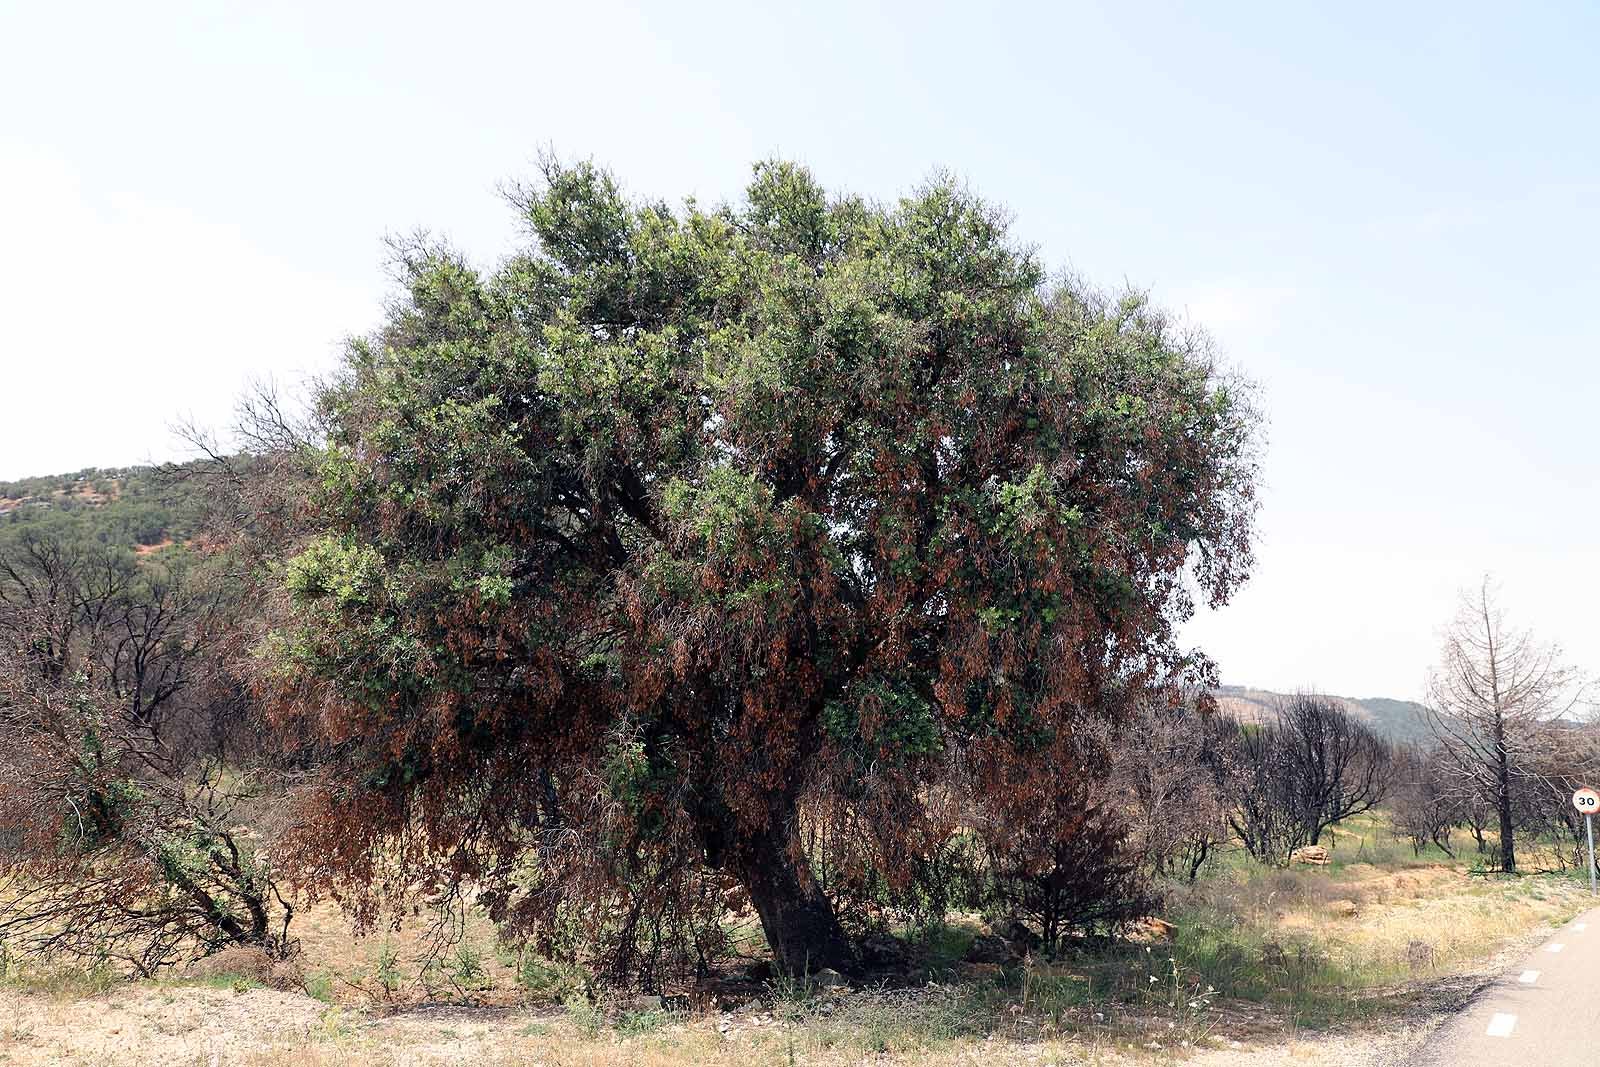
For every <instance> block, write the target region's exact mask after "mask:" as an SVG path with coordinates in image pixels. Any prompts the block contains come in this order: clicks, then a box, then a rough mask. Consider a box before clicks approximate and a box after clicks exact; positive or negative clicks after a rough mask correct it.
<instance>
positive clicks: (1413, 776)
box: [1389, 746, 1468, 858]
mask: <svg viewBox="0 0 1600 1067" xmlns="http://www.w3.org/2000/svg"><path fill="white" fill-rule="evenodd" d="M1451 785H1452V783H1451V778H1450V771H1449V768H1448V766H1446V764H1445V762H1444V760H1443V758H1442V756H1441V754H1440V752H1439V750H1438V749H1437V748H1428V749H1422V748H1419V747H1417V746H1406V747H1405V748H1402V749H1400V750H1399V751H1398V752H1397V753H1396V754H1395V765H1394V779H1393V790H1392V793H1391V796H1390V798H1389V806H1390V809H1391V818H1392V820H1393V823H1394V828H1395V831H1396V833H1398V834H1400V835H1401V836H1403V837H1405V838H1406V839H1407V840H1408V841H1410V842H1411V851H1412V853H1413V854H1420V853H1421V852H1422V850H1423V848H1425V847H1426V846H1428V845H1429V844H1433V845H1436V846H1438V848H1439V849H1440V851H1442V852H1443V853H1444V854H1445V855H1447V856H1450V857H1452V858H1453V857H1454V856H1455V851H1454V850H1453V849H1452V848H1451V846H1450V835H1451V833H1452V832H1453V831H1454V830H1455V828H1456V827H1457V826H1459V825H1461V823H1462V822H1463V821H1464V820H1465V819H1466V817H1467V814H1468V813H1467V811H1466V810H1465V808H1464V807H1463V805H1462V803H1461V801H1460V798H1459V797H1458V796H1456V795H1455V793H1454V792H1453V790H1452V788H1451Z"/></svg>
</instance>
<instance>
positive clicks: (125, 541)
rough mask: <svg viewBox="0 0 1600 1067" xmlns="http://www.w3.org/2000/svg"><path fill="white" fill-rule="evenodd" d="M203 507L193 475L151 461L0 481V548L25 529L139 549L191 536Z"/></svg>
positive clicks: (143, 550) (153, 548) (141, 552)
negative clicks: (175, 474) (188, 476)
mask: <svg viewBox="0 0 1600 1067" xmlns="http://www.w3.org/2000/svg"><path fill="white" fill-rule="evenodd" d="M202 511H203V508H202V502H201V500H200V498H199V497H198V495H197V494H196V492H195V486H194V484H193V483H192V482H190V481H188V480H186V479H184V478H181V477H173V472H172V471H168V470H162V469H157V468H153V467H121V468H115V469H101V468H91V469H88V470H82V471H78V472H77V473H75V474H62V475H55V476H52V477H46V478H25V479H22V480H20V481H12V482H5V481H0V549H3V548H4V547H5V546H6V545H7V544H9V543H11V542H12V541H13V540H14V539H15V538H16V537H17V536H19V535H20V534H22V533H24V532H26V531H28V530H30V529H31V530H34V531H37V532H40V533H45V532H49V533H50V534H51V535H52V536H58V537H66V538H68V539H76V540H88V541H95V542H98V543H100V544H101V545H104V546H106V547H108V548H116V549H126V550H128V551H132V552H135V553H137V554H139V555H144V554H147V553H149V552H153V551H158V550H160V549H162V548H165V547H167V546H169V545H171V544H174V543H183V542H185V541H187V540H188V539H189V538H191V537H193V536H194V535H195V534H196V533H197V532H199V527H200V519H201V515H202Z"/></svg>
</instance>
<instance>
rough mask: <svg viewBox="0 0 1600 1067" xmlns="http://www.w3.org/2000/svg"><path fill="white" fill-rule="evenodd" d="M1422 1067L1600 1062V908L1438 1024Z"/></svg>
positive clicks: (1419, 1060)
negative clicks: (1460, 1010)
mask: <svg viewBox="0 0 1600 1067" xmlns="http://www.w3.org/2000/svg"><path fill="white" fill-rule="evenodd" d="M1413 1062H1414V1063H1415V1064H1416V1065H1417V1067H1422V1065H1424V1064H1426V1065H1428V1067H1491V1065H1492V1067H1506V1065H1511V1067H1593V1065H1595V1064H1600V908H1596V909H1594V910H1593V911H1589V912H1586V913H1585V914H1583V915H1580V916H1578V917H1577V918H1576V919H1574V920H1573V921H1572V922H1570V923H1568V924H1567V925H1565V926H1563V927H1562V928H1561V929H1559V930H1557V931H1556V932H1555V933H1554V934H1552V935H1550V937H1549V938H1548V939H1546V940H1545V942H1544V944H1542V945H1540V946H1539V947H1538V948H1536V949H1534V951H1533V952H1532V954H1530V955H1529V956H1528V958H1527V959H1526V960H1524V961H1523V962H1522V964H1521V965H1520V966H1518V967H1513V968H1512V969H1511V970H1509V971H1507V972H1506V973H1505V974H1503V975H1501V977H1500V979H1499V980H1498V981H1496V982H1495V984H1494V985H1492V986H1490V987H1489V988H1488V989H1486V990H1484V991H1483V993H1482V994H1480V995H1479V996H1478V998H1477V999H1476V1000H1474V1001H1473V1002H1472V1004H1471V1005H1470V1006H1469V1007H1468V1008H1467V1009H1466V1010H1465V1011H1463V1012H1462V1013H1461V1014H1460V1015H1458V1016H1457V1017H1456V1018H1454V1019H1452V1020H1451V1021H1450V1022H1448V1023H1446V1024H1445V1025H1444V1026H1442V1027H1440V1028H1439V1030H1438V1031H1436V1032H1435V1033H1434V1035H1433V1039H1432V1040H1431V1041H1429V1043H1428V1045H1427V1046H1426V1047H1425V1048H1424V1049H1423V1050H1422V1052H1421V1054H1420V1055H1418V1056H1417V1057H1416V1058H1415V1060H1414V1061H1413Z"/></svg>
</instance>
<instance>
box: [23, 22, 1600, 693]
mask: <svg viewBox="0 0 1600 1067" xmlns="http://www.w3.org/2000/svg"><path fill="white" fill-rule="evenodd" d="M1597 48H1600V8H1597V7H1596V6H1595V5H1591V4H1582V3H1572V4H1567V5H1554V4H1549V5H1546V4H1526V5H1510V4H1504V3H1497V4H1484V5H1473V4H1463V3H1448V4H1443V3H1442V4H1436V5H1423V4H1404V5H1400V4H1392V3H1383V4H1371V5H1359V4H1338V5H1332V4H1321V5H1315V6H1314V9H1313V5H1302V4H1282V3H1262V4H1205V5H1199V4H1190V5H1184V6H1181V7H1180V6H1178V5H1172V6H1167V5H1154V4H1148V5H1147V4H1134V3H1126V2H1118V3H1110V2H1108V3H1104V4H1059V3H1058V4H1045V3H1038V4H1016V5H1007V4H987V5H978V4H967V5H960V6H943V5H937V4H929V3H907V4H904V5H900V6H897V7H894V6H888V5H873V4H867V3H859V2H852V3H808V4H794V3H784V4H771V5H762V4H757V3H754V2H749V0H747V2H742V3H728V4H723V5H713V4H701V5H688V4H674V5H667V4H658V5H648V6H646V5H640V6H637V7H635V6H628V5H621V4H612V3H593V2H589V3H561V4H550V5H542V4H534V3H506V4H499V5H492V4H479V3H449V4H443V3H438V2H430V3H427V4H405V3H394V2H386V3H381V4H377V3H374V4H341V3H331V2H320V3H314V4H294V3H282V2H274V3H271V4H249V5H245V4H236V5H227V4H221V3H206V4H195V5H193V6H186V5H176V4H164V3H158V2H152V3H143V4H128V3H115V4H109V3H105V4H42V3H22V2H20V0H0V100H3V101H4V103H3V104H0V314H3V334H0V364H3V372H4V373H3V376H0V398H3V402H0V478H14V477H19V476H23V475H31V474H44V473H57V472H62V471H68V470H74V469H77V468H79V467H83V466H89V465H95V466H108V465H120V464H126V463H132V462H138V461H144V460H149V459H164V458H168V457H170V456H172V455H174V454H176V453H177V451H178V444H177V442H176V441H175V440H174V438H173V437H172V436H171V434H170V433H169V431H168V427H169V426H170V424H171V423H172V422H173V421H174V420H175V419H176V418H177V417H179V416H180V415H185V414H193V415H194V416H196V417H198V418H199V419H201V420H202V421H206V422H211V423H221V422H224V421H225V420H226V418H227V415H228V411H229V409H230V407H231V402H232V398H233V397H234V396H235V395H236V393H237V392H238V390H239V389H240V388H241V386H242V385H243V384H244V383H245V382H246V381H247V380H248V379H249V378H251V377H252V376H259V375H262V374H272V375H275V376H276V377H278V378H280V379H284V380H289V381H293V380H295V379H297V378H298V377H301V376H303V375H304V374H306V373H308V372H315V371H317V370H318V369H320V368H325V367H327V366H329V365H330V364H331V362H332V360H333V359H334V357H335V353H336V351H337V348H338V341H339V339H340V337H341V336H343V335H345V334H347V333H351V332H360V331H362V330H364V329H366V328H367V327H369V326H371V325H372V324H373V323H374V322H375V320H376V316H377V311H378V306H379V303H380V301H381V300H382V298H383V295H384V293H385V291H386V286H387V282H386V278H385V274H384V272H383V270H382V267H381V263H382V247H381V239H382V237H383V236H384V235H385V234H386V233H392V232H404V231H410V230H413V229H416V228H418V227H426V228H428V229H431V230H433V231H434V232H437V233H441V234H444V235H446V236H448V237H449V238H451V239H452V240H453V241H454V242H455V243H456V244H457V245H458V246H460V247H462V248H463V249H465V250H466V251H468V252H469V253H470V254H472V255H473V256H475V257H476V258H478V259H479V260H480V261H482V262H484V263H491V262H493V261H494V260H495V259H496V258H497V257H498V256H500V255H501V254H503V253H504V252H506V251H507V250H509V249H510V247H511V246H512V243H513V241H514V239H515V236H516V231H515V222H514V219H513V217H512V215H511V213H510V212H509V211H508V210H507V208H506V207H505V205H504V204H503V203H502V201H501V200H500V199H499V197H498V195H497V193H496V189H497V187H498V186H499V185H500V184H501V183H503V182H504V181H506V180H510V179H516V178H518V177H523V176H527V175H528V174H529V173H530V172H531V161H532V160H533V159H534V157H535V156H536V154H537V152H538V150H539V149H540V147H541V146H546V145H548V146H552V147H553V148H554V149H555V150H556V151H557V152H558V153H560V154H562V155H564V156H567V157H593V158H594V159H596V160H598V161H600V162H602V163H605V164H608V165H610V166H612V167H614V168H615V169H616V170H617V172H618V173H619V175H620V176H621V177H622V178H623V179H624V181H625V183H626V184H627V185H628V187H629V188H630V190H631V191H632V192H634V193H637V194H640V195H648V196H652V197H654V196H661V197H667V198H669V199H677V198H680V197H682V196H684V195H687V194H694V195H696V196H698V197H699V198H700V199H702V200H706V201H715V200H720V199H724V198H727V197H730V196H733V195H736V194H737V192H738V190H739V189H740V188H741V187H742V186H743V184H744V182H745V180H746V178H747V176H748V168H749V165H750V163H751V162H752V161H754V160H756V159H759V158H763V157H767V156H772V155H783V156H787V157H790V158H794V159H798V160H801V161H803V162H805V163H807V164H809V165H810V166H811V167H812V168H813V169H814V170H815V171H816V173H817V174H818V176H819V177H820V178H821V179H822V180H823V181H824V182H825V183H827V184H828V185H829V186H831V187H834V188H838V189H847V190H851V191H854V192H858V193H863V194H867V195H870V196H876V197H891V196H893V195H895V194H897V193H899V192H902V191H904V190H906V189H907V188H908V187H910V186H912V185H914V184H915V183H916V182H917V181H918V180H919V179H921V178H922V177H924V176H926V175H927V174H928V173H929V171H930V170H932V169H933V168H934V167H938V166H943V167H948V168H950V169H952V170H954V171H956V172H958V173H960V174H962V175H964V176H965V177H967V178H968V179H969V180H970V181H971V182H972V184H973V185H974V186H975V187H976V188H977V189H978V190H979V191H981V192H982V193H984V194H985V195H987V196H989V197H991V198H993V199H996V200H999V201H1002V202H1004V203H1006V204H1007V205H1009V207H1010V208H1011V209H1012V210H1013V211H1014V213H1015V215H1016V219H1017V233H1018V234H1019V236H1021V237H1023V238H1024V239H1026V240H1028V241H1031V242H1036V243H1037V244H1038V246H1039V248H1040V250H1041V253H1042V255H1043V257H1044V258H1045V260H1046V261H1047V262H1048V263H1050V264H1052V265H1054V266H1057V267H1061V268H1071V269H1073V270H1076V271H1078V272H1080V273H1082V274H1084V275H1086V276H1087V277H1089V278H1091V279H1093V280H1096V281H1098V282H1100V283H1102V284H1104V285H1108V286H1116V285H1120V284H1122V283H1123V282H1125V281H1126V282H1128V283H1131V284H1133V285H1137V286H1141V287H1145V288H1148V289H1149V290H1150V291H1151V292H1152V293H1153V295H1154V296H1155V298H1156V299H1157V300H1158V301H1160V302H1162V303H1165V304H1167V305H1170V306H1173V307H1175V308H1178V309H1183V310H1186V311H1187V313H1188V314H1189V315H1190V316H1191V317H1192V318H1194V319H1195V320H1197V321H1199V322H1200V323H1202V324H1204V325H1206V326H1207V327H1208V328H1209V329H1210V330H1211V331H1212V332H1213V333H1214V334H1215V336H1216V337H1217V338H1218V340H1219V341H1220V343H1221V345H1222V347H1223V348H1224V350H1225V351H1226V352H1227V354H1228V356H1229V358H1230V359H1231V360H1232V361H1233V362H1234V363H1236V364H1237V365H1238V366H1239V367H1240V368H1242V369H1243V370H1244V371H1245V372H1246V373H1247V374H1249V375H1250V376H1252V377H1254V378H1255V379H1256V380H1257V381H1258V382H1259V383H1260V385H1261V388H1262V396H1263V400H1264V403H1265V406H1266V408H1267V409H1268V411H1269V413H1270V418H1271V428H1270V435H1269V447H1268V452H1267V459H1266V467H1265V481H1266V485H1265V495H1264V507H1263V511H1262V516H1261V546H1260V564H1259V566H1258V568H1257V571H1256V574H1255V577H1254V578H1253V579H1252V581H1251V583H1250V584H1249V586H1248V587H1247V588H1246V589H1245V590H1244V591H1243V592H1241V593H1240V594H1239V595H1238V597H1237V598H1236V599H1235V601H1234V602H1233V603H1232V604H1231V605H1229V606H1228V607H1227V608H1226V609H1224V610H1223V611H1222V612H1221V613H1220V614H1218V615H1216V616H1208V617H1205V618H1202V619H1199V620H1197V621H1196V622H1195V624H1193V625H1192V626H1191V627H1190V629H1189V631H1188V634H1187V636H1188V638H1189V639H1191V640H1193V641H1195V642H1197V643H1199V644H1201V645H1202V646H1203V647H1205V648H1206V649H1207V650H1208V651H1210V652H1211V653H1212V654H1213V655H1214V656H1215V657H1216V658H1217V659H1218V660H1219V661H1220V662H1221V664H1222V667H1223V674H1224V680H1226V681H1230V682H1239V683H1250V684H1255V685H1262V686H1271V687H1278V688H1290V687H1294V686H1297V685H1314V686H1318V687H1321V688H1323V689H1326V690H1330V691H1334V692H1338V693H1342V694H1345V695H1352V696H1375V695H1384V696H1395V697H1416V696H1420V695H1421V693H1422V687H1423V681H1424V677H1425V672H1426V669H1427V666H1428V664H1429V663H1430V662H1431V661H1432V659H1433V656H1434V651H1435V648H1436V644H1437V638H1436V630H1437V628H1438V626H1439V625H1440V624H1441V623H1442V622H1443V621H1445V619H1447V618H1448V616H1449V615H1450V613H1451V610H1452V604H1453V597H1454V591H1455V590H1456V589H1457V588H1458V587H1460V586H1462V585H1465V584H1470V583H1472V582H1473V581H1474V580H1475V579H1476V576H1477V575H1478V574H1480V573H1481V572H1483V571H1485V570H1491V571H1494V572H1495V573H1496V574H1497V576H1498V577H1499V579H1500V580H1501V582H1502V583H1503V585H1504V588H1505V593H1506V597H1507V601H1508V603H1509V605H1510V606H1511V607H1512V608H1513V609H1514V611H1515V612H1516V613H1517V614H1518V615H1519V616H1520V617H1521V618H1522V619H1524V620H1525V621H1527V622H1530V623H1533V624H1535V625H1536V626H1537V627H1538V628H1540V629H1541V630H1542V631H1544V632H1545V633H1546V634H1548V635H1549V636H1552V637H1555V638H1558V639H1560V640H1561V641H1562V642H1563V643H1564V644H1565V645H1566V646H1567V648H1568V649H1569V651H1570V652H1571V653H1572V654H1573V658H1575V659H1577V660H1578V661H1579V662H1582V663H1585V664H1587V665H1590V666H1595V667H1600V649H1597V647H1596V646H1597V644H1600V626H1597V625H1596V624H1595V622H1594V621H1593V612H1594V611H1595V610H1596V609H1597V605H1600V577H1597V575H1596V564H1597V562H1600V561H1597V558H1596V557H1597V553H1596V551H1595V545H1596V530H1597V528H1600V495H1597V489H1600V486H1597V481H1600V478H1597V470H1600V465H1597V463H1596V459H1595V439H1596V435H1597V434H1600V428H1597V425H1596V423H1597V420H1596V418H1595V412H1596V410H1597V407H1600V365H1597V362H1596V358H1595V357H1596V353H1597V347H1600V320H1597V317H1596V315H1595V313H1594V303H1595V298H1596V295H1597V294H1600V286H1597V282H1600V266H1597V263H1600V214H1597V212H1596V198H1597V194H1600V144H1597V130H1600V119H1597V116H1600V72H1597V71H1600V68H1597V65H1596V63H1595V61H1594V56H1595V54H1596V50H1597Z"/></svg>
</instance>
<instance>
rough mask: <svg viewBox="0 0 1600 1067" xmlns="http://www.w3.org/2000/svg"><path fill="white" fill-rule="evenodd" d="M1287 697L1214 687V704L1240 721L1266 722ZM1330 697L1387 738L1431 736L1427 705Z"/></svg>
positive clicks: (1265, 691) (1422, 738) (1243, 688)
mask: <svg viewBox="0 0 1600 1067" xmlns="http://www.w3.org/2000/svg"><path fill="white" fill-rule="evenodd" d="M1319 695H1321V696H1329V694H1319ZM1288 696H1289V694H1288V693H1275V692H1273V691H1272V690H1270V689H1251V688H1249V687H1247V686H1239V685H1225V686H1221V687H1220V688H1218V689H1217V703H1218V704H1220V705H1221V706H1222V710H1223V712H1224V713H1226V714H1227V715H1230V716H1232V717H1233V718H1235V719H1237V720H1239V721H1240V722H1266V721H1267V720H1268V719H1269V718H1271V716H1272V709H1273V705H1274V704H1275V702H1277V701H1279V700H1284V699H1287V698H1288ZM1330 699H1333V700H1337V701H1338V702H1339V703H1340V704H1342V705H1344V707H1345V710H1347V711H1349V712H1350V714H1352V715H1354V716H1355V717H1356V718H1358V719H1360V720H1361V721H1362V722H1364V723H1366V724H1367V725H1368V726H1370V727H1372V729H1373V730H1374V731H1376V732H1377V734H1378V735H1379V736H1380V737H1383V738H1386V739H1387V740H1390V741H1395V742H1400V743H1406V742H1412V741H1427V740H1429V739H1430V738H1431V737H1432V734H1431V733H1430V732H1429V730H1428V720H1427V708H1425V707H1424V706H1423V705H1421V704H1418V703H1416V702H1415V701H1411V700H1391V699H1389V698H1388V697H1360V698H1356V697H1340V696H1330Z"/></svg>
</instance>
